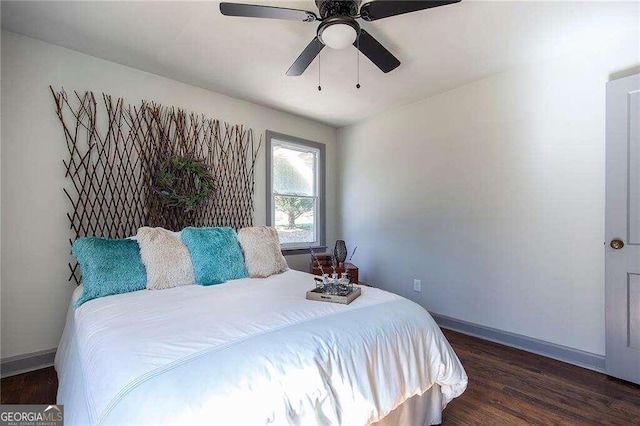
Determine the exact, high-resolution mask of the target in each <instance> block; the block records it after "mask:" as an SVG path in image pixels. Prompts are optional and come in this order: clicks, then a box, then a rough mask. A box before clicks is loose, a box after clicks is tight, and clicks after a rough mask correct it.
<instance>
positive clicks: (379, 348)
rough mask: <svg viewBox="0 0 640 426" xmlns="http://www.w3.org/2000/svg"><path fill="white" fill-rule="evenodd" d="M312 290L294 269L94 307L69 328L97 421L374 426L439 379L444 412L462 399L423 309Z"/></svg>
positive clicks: (457, 370)
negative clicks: (316, 298)
mask: <svg viewBox="0 0 640 426" xmlns="http://www.w3.org/2000/svg"><path fill="white" fill-rule="evenodd" d="M312 283H313V281H312V279H311V276H310V275H309V274H305V273H302V272H297V271H288V272H285V273H283V274H280V275H277V276H272V277H269V278H266V279H242V280H235V281H231V282H228V283H226V284H221V285H216V286H211V287H201V286H197V285H193V286H185V287H178V288H174V289H168V290H154V291H147V290H143V291H138V292H133V293H128V294H121V295H116V296H109V297H105V298H101V299H95V300H92V301H89V302H87V303H85V304H84V305H82V306H81V307H80V308H78V309H76V310H75V311H74V312H72V313H71V314H70V315H73V316H74V317H75V318H74V321H69V322H68V325H67V326H68V327H69V326H70V325H69V323H71V324H72V326H73V327H75V329H74V330H73V334H75V341H76V342H77V343H76V345H77V351H78V355H79V363H80V367H81V371H82V375H83V387H84V393H85V397H86V406H87V407H86V408H87V412H88V417H89V419H90V421H91V423H94V424H127V425H129V424H136V425H138V424H154V425H160V424H175V425H197V424H220V425H259V424H267V423H270V424H303V425H310V424H335V425H338V424H348V425H365V424H369V423H372V422H376V421H378V420H380V419H382V418H383V417H384V416H385V415H387V414H388V413H389V412H391V411H392V410H393V409H394V408H396V407H397V406H399V405H400V404H401V403H403V402H404V401H405V400H407V399H408V398H410V397H411V396H413V395H418V394H422V393H423V392H425V391H426V390H428V389H429V388H430V387H431V386H432V385H433V384H434V383H437V384H439V385H440V387H441V389H442V394H443V403H444V404H445V405H446V403H447V402H449V401H450V400H451V399H453V398H454V397H456V396H458V395H460V394H461V393H462V392H463V391H464V389H465V387H466V385H467V376H466V374H465V371H464V369H463V368H462V365H461V364H460V361H459V360H458V358H457V357H456V355H455V353H454V352H453V350H452V349H451V347H450V346H449V344H448V342H447V341H446V339H445V338H444V336H443V335H442V333H441V332H440V329H439V328H438V326H437V325H436V324H435V322H434V321H433V319H432V318H431V316H430V315H429V314H428V313H427V312H426V311H425V310H424V309H423V308H421V307H420V306H418V305H417V304H415V303H413V302H411V301H409V300H407V299H404V298H402V297H399V296H396V295H394V294H391V293H387V292H385V291H382V290H379V289H376V288H369V287H365V288H363V291H362V295H361V296H360V297H359V298H358V299H356V300H355V301H354V302H352V303H351V304H350V305H348V306H345V305H338V304H333V303H324V302H313V301H308V300H306V299H305V291H306V290H307V289H309V288H310V287H312V286H313V284H312ZM65 334H68V333H67V332H66V331H65ZM61 346H62V345H61ZM62 373H64V372H62ZM443 408H444V407H443ZM72 409H73V407H69V406H67V407H65V410H72Z"/></svg>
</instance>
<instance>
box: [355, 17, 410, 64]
mask: <svg viewBox="0 0 640 426" xmlns="http://www.w3.org/2000/svg"><path fill="white" fill-rule="evenodd" d="M353 45H354V46H355V47H356V48H357V49H360V51H361V52H362V53H363V54H364V56H366V57H367V58H369V60H370V61H371V62H373V63H374V64H375V66H377V67H378V68H380V70H381V71H382V72H383V73H388V72H389V71H393V70H394V69H396V68H398V66H399V65H400V61H399V60H398V58H396V57H395V56H393V54H391V52H389V51H388V50H387V49H385V47H384V46H383V45H381V44H380V43H379V42H378V40H376V39H375V38H373V36H372V35H371V34H369V33H368V32H366V31H365V30H364V29H362V28H361V29H360V36H359V37H358V40H356V41H354V42H353Z"/></svg>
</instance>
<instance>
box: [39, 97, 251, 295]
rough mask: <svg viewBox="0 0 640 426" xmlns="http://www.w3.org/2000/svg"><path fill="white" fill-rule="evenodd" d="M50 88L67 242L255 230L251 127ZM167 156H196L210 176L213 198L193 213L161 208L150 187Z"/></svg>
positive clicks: (74, 270) (74, 269)
mask: <svg viewBox="0 0 640 426" xmlns="http://www.w3.org/2000/svg"><path fill="white" fill-rule="evenodd" d="M50 89H51V94H52V95H53V98H54V101H55V105H56V114H57V116H58V118H59V119H60V123H61V124H62V130H63V132H64V137H65V140H66V144H67V149H68V152H69V156H68V157H67V159H65V160H64V165H65V168H66V177H67V178H68V180H69V183H70V185H69V186H68V187H67V188H64V193H65V194H66V196H67V198H68V199H69V201H70V207H71V208H70V211H69V212H68V213H67V217H68V218H69V223H70V228H71V230H72V231H73V234H74V235H73V237H72V239H70V240H69V242H70V243H73V241H75V239H76V238H78V237H83V236H100V237H108V238H126V237H129V236H132V235H135V234H136V232H137V230H138V228H139V227H141V226H162V227H164V228H167V229H172V230H180V229H182V228H184V227H185V226H231V227H234V228H236V229H237V228H242V227H246V226H251V225H252V224H253V212H254V202H253V195H254V189H255V179H254V170H255V162H256V159H257V155H258V152H259V150H260V146H261V145H262V138H260V141H259V142H258V143H257V144H255V143H254V140H253V132H252V130H251V129H248V130H245V129H244V128H243V127H242V126H239V125H230V124H227V123H223V124H222V125H221V123H220V122H219V121H218V120H216V119H213V118H209V117H205V116H204V115H198V114H195V113H187V112H185V111H184V110H182V109H179V108H174V107H166V106H162V105H160V104H157V103H154V102H147V101H141V103H140V105H139V106H132V105H128V104H127V105H125V103H124V101H123V100H122V99H117V100H113V99H112V97H111V96H109V95H106V94H102V103H101V104H100V105H101V106H99V104H98V102H96V98H95V96H94V94H93V93H92V92H84V93H82V94H81V93H78V92H74V96H73V97H72V99H71V100H69V97H68V95H67V93H66V92H65V91H64V90H61V91H55V90H54V89H53V88H50ZM172 156H190V157H193V158H197V159H199V160H201V161H202V162H203V163H205V164H206V165H207V167H208V168H210V170H211V173H212V175H213V178H214V184H215V185H214V192H213V196H212V197H211V198H210V199H209V200H208V201H206V202H205V203H203V204H202V205H200V206H198V207H197V208H195V209H193V210H188V211H185V210H184V209H182V208H177V207H170V206H167V205H165V204H164V203H163V202H162V200H161V199H160V197H158V196H157V194H156V193H155V192H154V191H153V189H152V187H153V180H154V178H155V175H156V171H157V169H158V167H159V165H160V164H161V163H162V162H163V161H165V160H166V159H168V158H170V157H172ZM69 268H70V271H71V275H70V277H69V280H74V281H75V282H76V283H79V282H80V271H79V268H78V265H77V264H75V263H73V264H72V263H70V264H69Z"/></svg>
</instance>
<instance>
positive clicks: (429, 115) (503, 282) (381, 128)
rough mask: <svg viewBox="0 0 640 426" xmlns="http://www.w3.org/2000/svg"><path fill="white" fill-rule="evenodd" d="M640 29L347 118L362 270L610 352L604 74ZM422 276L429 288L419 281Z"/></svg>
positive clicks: (346, 187)
mask: <svg viewBox="0 0 640 426" xmlns="http://www.w3.org/2000/svg"><path fill="white" fill-rule="evenodd" d="M638 44H639V41H638V34H635V35H634V36H633V37H629V38H628V39H626V40H624V41H621V42H620V43H619V44H615V45H612V46H610V47H609V48H608V50H607V51H606V52H600V53H594V54H592V55H590V56H589V57H574V58H570V57H565V58H559V59H555V60H551V61H549V62H545V63H539V64H535V65H531V66H526V67H522V68H519V69H514V70H511V71H508V72H505V73H502V74H499V75H495V76H493V77H490V78H487V79H484V80H481V81H477V82H474V83H472V84H469V85H467V86H464V87H460V88H457V89H455V90H451V91H449V92H446V93H443V94H440V95H437V96H434V97H431V98H428V99H425V100H423V101H420V102H418V103H415V104H412V105H409V106H406V107H404V108H400V109H397V110H394V111H390V112H387V113H384V114H381V115H378V116H376V117H374V118H371V119H369V120H367V121H365V122H362V123H358V124H356V125H353V126H350V127H347V128H343V129H340V130H339V131H338V146H339V153H338V162H339V174H340V177H341V178H340V184H339V194H340V195H339V197H340V209H341V211H340V214H339V217H340V219H341V229H340V233H339V235H340V236H341V237H344V239H345V240H346V241H347V244H348V245H349V246H354V245H358V246H359V248H358V252H357V254H356V258H354V263H356V264H357V265H358V266H359V267H360V277H361V279H362V280H363V281H365V282H368V283H371V284H374V285H377V286H380V287H382V288H385V289H388V290H391V291H394V292H397V293H399V294H402V295H404V296H406V297H409V298H411V299H413V300H415V301H417V302H419V303H420V304H422V305H423V306H426V307H427V308H428V309H429V310H430V311H432V312H435V313H438V314H442V315H446V316H449V317H453V318H456V319H460V320H465V321H469V322H472V323H476V324H480V325H485V326H490V327H494V328H497V329H501V330H506V331H509V332H514V333H519V334H523V335H526V336H530V337H534V338H538V339H542V340H545V341H548V342H553V343H556V344H561V345H566V346H569V347H572V348H577V349H581V350H584V351H588V352H592V353H596V354H604V330H605V329H604V249H603V241H604V176H605V173H604V149H605V145H604V143H605V140H604V125H605V121H604V120H605V117H604V116H605V83H606V82H607V81H608V80H609V75H610V73H612V72H618V71H621V70H624V69H626V68H628V67H634V66H635V67H637V66H638V64H640V57H639V55H640V47H639V45H638ZM413 278H419V279H422V287H423V291H422V293H414V292H413V290H412V284H413V281H412V279H413Z"/></svg>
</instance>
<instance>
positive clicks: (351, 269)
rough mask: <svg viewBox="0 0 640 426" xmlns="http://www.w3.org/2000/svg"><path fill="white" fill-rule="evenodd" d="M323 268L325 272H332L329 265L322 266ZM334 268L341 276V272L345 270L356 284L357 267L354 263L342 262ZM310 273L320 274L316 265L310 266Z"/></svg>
mask: <svg viewBox="0 0 640 426" xmlns="http://www.w3.org/2000/svg"><path fill="white" fill-rule="evenodd" d="M323 268H324V271H325V272H326V273H327V274H331V273H332V272H333V269H332V268H331V266H323ZM336 269H337V271H338V276H341V275H342V273H343V272H346V273H347V274H349V276H350V277H351V282H352V283H354V284H358V282H359V281H358V267H357V266H356V265H354V264H353V263H344V264H343V266H342V267H340V266H338V268H336ZM311 273H312V274H313V275H322V272H321V271H320V268H319V267H318V265H312V266H311Z"/></svg>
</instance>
